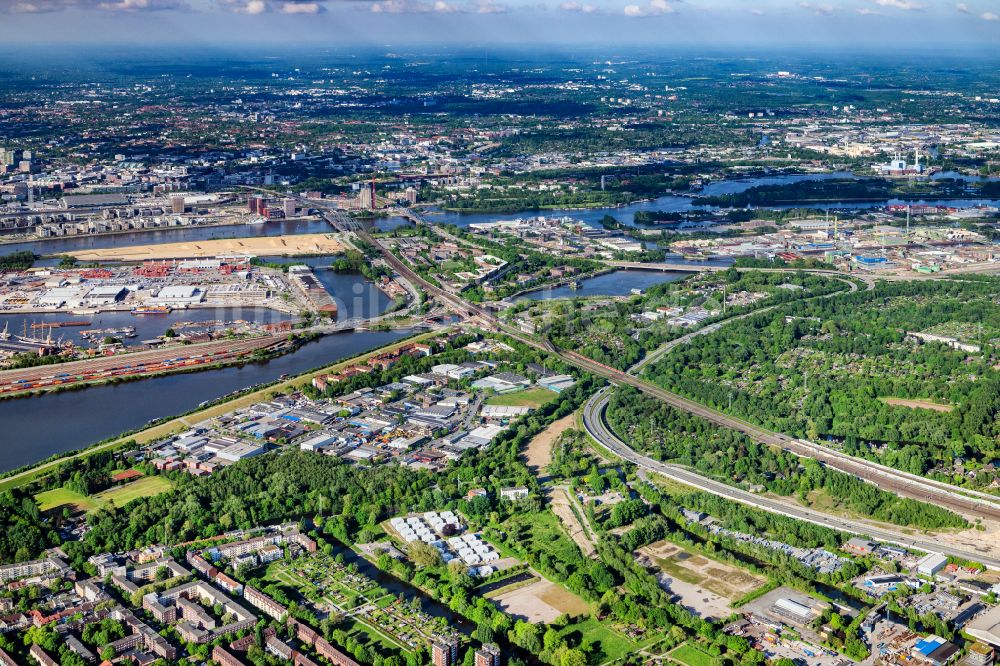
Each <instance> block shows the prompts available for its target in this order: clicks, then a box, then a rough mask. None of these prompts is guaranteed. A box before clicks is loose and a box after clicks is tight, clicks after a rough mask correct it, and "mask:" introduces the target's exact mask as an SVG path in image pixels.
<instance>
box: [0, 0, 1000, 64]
mask: <svg viewBox="0 0 1000 666" xmlns="http://www.w3.org/2000/svg"><path fill="white" fill-rule="evenodd" d="M66 43H97V44H130V43H139V44H157V43H168V44H169V43H176V44H196V45H197V44H201V45H206V46H208V45H215V44H220V43H247V44H250V45H253V44H287V45H295V44H328V45H348V44H369V45H378V46H383V45H384V46H387V47H391V46H392V45H396V44H400V45H401V44H431V45H434V44H455V45H477V44H491V43H496V44H506V45H520V46H528V47H532V46H535V45H538V46H539V47H542V46H547V45H554V44H582V45H590V46H600V45H602V44H609V45H610V44H615V45H620V44H628V43H636V44H644V45H648V44H659V45H664V46H689V45H690V46H712V47H730V46H731V47H743V48H746V47H750V48H765V47H779V46H804V47H809V46H815V47H821V48H843V49H845V50H850V49H856V48H861V47H863V48H866V49H876V50H885V51H887V52H897V53H899V52H907V51H913V50H920V49H921V48H923V49H933V48H935V47H940V48H942V49H947V48H959V49H961V48H968V49H983V50H986V51H991V50H992V51H996V50H1000V0H968V1H967V2H950V1H944V0H0V44H8V45H12V44H13V45H16V44H32V45H36V46H37V45H47V44H53V45H56V44H66Z"/></svg>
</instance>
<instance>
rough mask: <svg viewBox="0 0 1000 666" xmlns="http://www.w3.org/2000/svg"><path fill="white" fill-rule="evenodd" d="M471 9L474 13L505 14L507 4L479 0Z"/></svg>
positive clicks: (491, 0)
mask: <svg viewBox="0 0 1000 666" xmlns="http://www.w3.org/2000/svg"><path fill="white" fill-rule="evenodd" d="M471 10H472V11H473V12H475V13H476V14H506V13H507V6H506V5H501V4H500V3H499V2H493V0H479V2H477V3H476V4H475V5H474V6H473V7H472V8H471Z"/></svg>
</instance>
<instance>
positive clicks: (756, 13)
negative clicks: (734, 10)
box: [747, 9, 764, 16]
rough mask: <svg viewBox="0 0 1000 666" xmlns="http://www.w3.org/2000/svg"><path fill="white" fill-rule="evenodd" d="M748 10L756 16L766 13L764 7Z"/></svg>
mask: <svg viewBox="0 0 1000 666" xmlns="http://www.w3.org/2000/svg"><path fill="white" fill-rule="evenodd" d="M747 11H748V12H750V13H751V14H753V15H754V16H763V15H764V10H763V9H748V10H747Z"/></svg>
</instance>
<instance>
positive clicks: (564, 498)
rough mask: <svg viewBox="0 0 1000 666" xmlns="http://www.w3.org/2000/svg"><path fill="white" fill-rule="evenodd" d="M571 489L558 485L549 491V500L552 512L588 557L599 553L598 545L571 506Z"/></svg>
mask: <svg viewBox="0 0 1000 666" xmlns="http://www.w3.org/2000/svg"><path fill="white" fill-rule="evenodd" d="M569 492H570V491H569V490H567V489H565V488H562V487H558V488H552V489H550V490H549V491H548V493H549V501H550V503H551V504H550V505H551V507H552V513H554V514H556V516H558V517H559V521H560V522H561V523H562V524H563V527H565V528H566V532H568V533H569V536H570V537H571V538H572V539H573V541H574V542H575V543H576V545H577V546H579V547H580V550H581V551H583V554H584V555H586V556H587V557H594V555H595V554H596V553H597V546H596V545H595V544H594V541H593V539H591V535H590V534H589V533H588V532H587V531H586V530H584V529H583V525H581V524H580V521H579V520H578V519H577V517H576V514H574V513H573V509H572V507H571V506H570V501H571V500H570V498H569V495H568V494H567V493H569Z"/></svg>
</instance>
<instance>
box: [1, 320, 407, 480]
mask: <svg viewBox="0 0 1000 666" xmlns="http://www.w3.org/2000/svg"><path fill="white" fill-rule="evenodd" d="M407 333H408V332H407V331H403V330H399V331H366V332H360V331H358V332H353V333H340V334H337V335H329V336H324V337H322V338H320V339H318V340H316V341H314V342H310V343H308V344H306V345H305V346H303V347H302V348H301V349H299V350H298V351H296V352H294V353H292V354H286V355H284V356H279V357H277V358H274V359H271V360H269V361H263V362H259V363H250V364H247V365H244V366H242V367H229V368H223V369H221V370H210V371H207V372H196V373H190V374H180V375H166V376H163V377H153V378H150V379H141V380H137V381H134V382H126V383H122V384H111V385H105V386H94V387H90V388H86V389H82V390H79V391H65V392H63V393H49V394H46V395H42V396H37V397H31V398H20V399H16V400H4V401H0V429H2V432H3V434H2V435H0V442H2V446H0V471H7V470H11V469H15V468H17V467H21V466H23V465H28V464H30V463H34V462H38V461H40V460H43V459H45V458H48V457H49V456H51V455H53V454H56V453H66V452H69V451H74V450H76V449H80V448H83V447H85V446H89V445H91V444H93V443H95V442H99V441H101V440H103V439H107V438H109V437H113V436H115V435H117V434H119V433H121V432H125V431H127V430H133V429H135V428H138V427H140V426H142V425H143V424H145V423H147V422H148V421H150V420H153V419H158V418H162V417H165V416H172V415H175V414H181V413H183V412H187V411H189V410H191V409H194V408H195V407H197V406H198V405H199V403H202V402H204V401H206V400H213V399H215V398H219V397H222V396H224V395H226V394H227V393H231V392H233V391H236V390H239V389H242V388H246V387H248V386H253V385H255V384H260V383H266V382H272V381H274V380H276V379H278V378H279V377H281V375H283V374H290V375H295V374H299V373H302V372H305V371H307V370H311V369H313V368H317V367H321V366H324V365H328V364H331V363H334V362H336V361H338V360H340V359H343V358H348V357H350V356H354V355H356V354H360V353H362V352H365V351H368V350H371V349H376V348H378V347H381V346H384V345H387V344H389V343H391V342H394V341H396V340H399V339H400V338H402V337H405V336H406V335H407Z"/></svg>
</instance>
